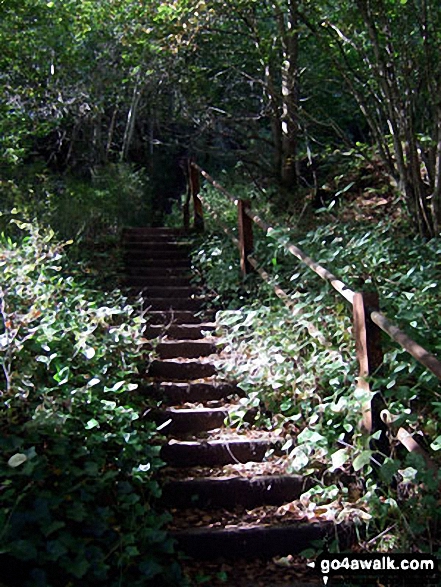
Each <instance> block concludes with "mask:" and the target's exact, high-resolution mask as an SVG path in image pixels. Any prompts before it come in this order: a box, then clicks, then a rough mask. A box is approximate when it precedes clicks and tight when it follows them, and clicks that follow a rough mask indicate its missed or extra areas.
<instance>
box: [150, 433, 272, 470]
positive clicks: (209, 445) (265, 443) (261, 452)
mask: <svg viewBox="0 0 441 587" xmlns="http://www.w3.org/2000/svg"><path fill="white" fill-rule="evenodd" d="M275 443H276V439H274V440H273V441H269V440H267V439H265V440H261V439H244V440H237V439H236V440H227V439H225V440H210V441H205V440H203V441H199V442H198V441H174V442H173V443H172V442H169V443H167V444H165V445H163V446H162V448H161V453H160V454H161V459H163V460H164V461H165V462H166V463H167V464H168V465H169V466H172V467H196V466H198V465H199V466H201V467H204V466H221V465H227V464H231V463H246V462H248V461H255V462H260V461H262V460H263V459H264V458H265V455H266V453H267V451H268V450H269V449H270V448H272V447H273V446H274V445H275Z"/></svg>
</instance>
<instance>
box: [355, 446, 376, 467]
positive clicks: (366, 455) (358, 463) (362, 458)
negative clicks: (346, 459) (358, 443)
mask: <svg viewBox="0 0 441 587" xmlns="http://www.w3.org/2000/svg"><path fill="white" fill-rule="evenodd" d="M372 454H373V453H372V451H371V450H364V451H363V452H361V453H360V454H359V455H358V456H356V457H355V459H354V461H353V463H352V466H353V467H354V471H360V470H361V469H362V468H363V467H365V466H366V465H369V464H370V462H371V457H372Z"/></svg>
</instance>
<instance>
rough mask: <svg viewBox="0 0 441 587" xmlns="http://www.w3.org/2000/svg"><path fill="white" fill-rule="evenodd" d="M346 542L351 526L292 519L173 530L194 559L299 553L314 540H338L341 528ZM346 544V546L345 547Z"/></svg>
mask: <svg viewBox="0 0 441 587" xmlns="http://www.w3.org/2000/svg"><path fill="white" fill-rule="evenodd" d="M338 530H339V533H340V535H341V542H342V545H344V546H347V544H348V543H349V542H350V540H349V533H350V530H349V529H348V528H343V525H341V526H340V527H338V526H337V527H336V526H335V524H334V523H333V522H327V521H323V522H303V521H299V522H292V523H289V524H288V523H280V524H278V525H259V524H255V525H244V526H232V527H226V528H213V527H197V528H191V529H188V530H179V531H173V532H171V533H170V535H171V536H172V537H173V538H174V539H175V540H176V541H177V547H176V548H177V550H179V551H182V552H184V554H186V555H187V556H190V557H192V558H194V559H201V560H207V559H212V560H213V559H216V558H220V557H225V558H229V559H238V558H243V559H249V558H253V557H256V558H264V559H269V558H272V557H275V556H287V555H289V554H298V553H300V552H302V551H303V550H305V549H306V548H308V547H311V546H313V543H314V541H320V540H324V539H326V538H329V539H330V540H332V539H334V538H335V536H336V534H337V531H338ZM344 546H343V547H344Z"/></svg>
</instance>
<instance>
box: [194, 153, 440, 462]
mask: <svg viewBox="0 0 441 587" xmlns="http://www.w3.org/2000/svg"><path fill="white" fill-rule="evenodd" d="M189 170H190V172H189V182H190V188H189V193H191V194H192V196H193V202H194V208H195V221H196V219H197V220H198V223H199V225H198V226H196V223H195V228H200V227H201V226H202V227H203V216H202V201H201V197H200V194H199V192H200V184H199V176H198V177H197V179H196V178H195V175H194V173H195V172H196V174H197V175H199V174H201V176H202V177H203V178H204V179H206V180H207V181H208V182H209V183H210V184H211V185H212V186H213V187H214V188H216V189H217V190H218V191H219V192H221V193H222V194H223V195H225V196H226V197H227V198H228V200H230V201H231V202H232V203H233V204H234V205H235V206H236V207H237V209H238V226H239V238H238V239H237V238H236V237H235V236H234V235H232V234H231V232H230V231H228V230H227V229H225V228H224V231H225V232H226V233H227V234H229V236H230V237H231V238H233V240H234V241H235V244H236V245H237V246H238V248H239V250H240V256H241V269H242V273H243V275H246V274H247V273H249V272H250V271H252V270H257V271H258V272H259V273H260V274H261V276H262V278H263V279H264V280H265V281H267V279H266V277H267V276H268V274H267V273H266V272H264V271H263V270H262V269H260V268H258V263H257V261H256V260H255V259H254V258H252V257H251V252H252V250H253V233H252V222H253V223H254V224H256V225H257V226H259V227H260V228H261V229H262V230H263V231H264V233H265V235H269V234H271V232H272V231H275V230H276V229H275V228H274V227H272V226H271V225H270V224H268V223H267V222H266V221H265V220H263V219H262V218H260V216H258V215H257V214H256V213H254V212H253V211H252V210H251V207H250V202H249V201H248V200H241V199H238V198H235V197H234V196H233V195H232V194H230V193H229V192H228V191H227V190H226V189H225V188H224V187H223V186H221V185H220V184H219V183H218V182H217V181H216V180H215V179H214V178H213V177H212V176H211V175H210V174H209V173H207V172H206V171H205V170H204V169H202V168H201V167H199V165H197V164H196V163H195V162H194V161H190V162H189ZM196 210H197V211H198V214H196ZM187 217H188V212H187ZM184 218H185V210H184ZM251 221H252V222H251ZM284 246H285V249H286V250H287V251H289V252H290V253H291V254H292V255H294V256H295V257H296V258H298V259H299V260H300V261H301V262H302V263H303V264H305V265H306V266H308V267H309V268H310V269H311V270H312V271H314V272H315V273H316V274H317V275H318V276H319V277H321V278H322V279H324V280H325V281H327V282H329V283H330V285H331V286H332V287H333V288H334V289H335V290H336V291H337V292H338V293H339V294H340V295H341V296H342V297H344V298H345V299H346V300H347V301H348V302H349V303H350V304H351V305H352V307H353V321H354V334H355V339H356V349H357V358H358V362H359V366H360V372H359V383H360V385H361V386H363V387H365V388H366V389H369V384H368V379H369V377H371V376H372V375H373V374H374V373H377V372H378V371H379V370H380V369H381V365H382V364H383V352H382V349H381V337H380V330H382V331H384V332H385V333H386V334H388V335H389V336H390V337H391V338H392V339H393V340H394V341H395V342H397V343H398V344H399V345H400V346H401V347H402V348H403V349H405V350H406V351H407V352H408V353H409V354H410V355H412V356H413V357H414V358H415V359H416V360H417V361H418V362H419V363H421V364H422V365H423V366H424V367H426V368H427V369H428V370H430V371H431V372H432V373H433V374H434V375H435V376H436V377H437V378H438V379H439V380H441V362H440V361H439V360H438V359H437V357H435V355H433V354H432V353H430V352H429V351H427V350H426V349H424V348H423V347H422V346H421V345H419V344H418V343H416V342H415V341H414V340H412V339H411V338H410V337H409V336H408V335H407V334H406V333H405V332H403V331H402V330H400V329H399V328H398V327H397V326H395V325H394V324H392V323H391V322H390V321H389V320H388V318H387V317H386V316H385V315H384V314H383V313H382V312H380V309H379V300H378V296H377V295H376V294H371V293H360V292H354V291H353V290H352V289H351V288H349V287H348V286H347V285H346V284H345V283H343V281H341V280H340V279H339V278H338V277H336V276H335V275H334V274H333V273H331V272H330V271H329V270H328V269H326V268H325V267H323V266H322V265H320V264H319V263H317V262H316V261H314V260H313V259H312V258H311V257H309V256H308V255H307V254H306V253H304V252H303V251H302V250H301V249H300V248H299V247H297V246H296V245H294V244H293V243H290V242H288V243H286V244H284ZM262 272H263V273H262ZM276 288H278V289H279V290H280V292H279V293H280V294H281V295H279V294H277V295H279V297H281V298H282V299H285V300H286V296H287V294H286V292H284V291H283V290H281V288H280V287H278V286H276ZM276 293H277V291H276ZM379 329H380V330H379ZM383 411H384V402H383V400H382V398H381V395H380V394H379V393H376V394H375V395H374V397H373V398H372V401H371V405H370V407H369V408H367V409H366V410H365V414H364V416H365V425H366V421H368V422H369V423H368V425H367V428H368V430H369V431H370V432H371V434H373V433H374V432H377V431H378V430H381V431H382V434H381V435H380V440H379V442H378V443H377V446H378V449H379V450H380V451H381V452H383V453H386V452H388V448H387V438H386V437H387V435H386V434H385V433H386V429H387V424H386V423H385V422H384V421H383V420H382V418H381V413H382V412H383ZM399 436H401V438H399V439H400V440H401V439H402V438H404V436H405V431H403V429H400V435H399ZM403 444H405V443H403ZM407 446H408V448H409V447H410V443H409V442H408V443H407ZM409 450H410V448H409ZM426 460H427V459H426Z"/></svg>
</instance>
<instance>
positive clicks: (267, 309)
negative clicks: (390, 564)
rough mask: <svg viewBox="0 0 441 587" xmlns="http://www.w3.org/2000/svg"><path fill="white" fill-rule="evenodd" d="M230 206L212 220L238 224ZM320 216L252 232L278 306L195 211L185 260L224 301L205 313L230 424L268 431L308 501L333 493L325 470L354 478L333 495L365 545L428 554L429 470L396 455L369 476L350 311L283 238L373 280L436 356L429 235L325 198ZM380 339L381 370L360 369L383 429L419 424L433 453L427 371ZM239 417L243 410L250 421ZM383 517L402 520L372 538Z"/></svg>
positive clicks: (359, 279) (434, 420)
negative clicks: (363, 528)
mask: <svg viewBox="0 0 441 587" xmlns="http://www.w3.org/2000/svg"><path fill="white" fill-rule="evenodd" d="M239 191H240V190H239ZM232 192H233V193H234V194H236V192H235V190H234V189H233V190H232ZM205 197H206V198H207V199H208V200H209V201H210V202H211V203H212V207H213V208H214V209H215V210H216V211H217V212H218V211H219V210H222V207H223V206H225V205H226V204H225V202H224V204H220V203H218V198H219V196H212V192H211V190H210V189H208V190H205ZM255 205H256V206H257V203H255ZM356 206H357V204H354V209H355V210H357V207H356ZM232 208H233V206H230V207H229V209H228V212H227V214H225V216H222V220H223V219H224V218H227V220H228V222H229V223H230V222H236V220H235V217H234V214H233V212H234V210H233V211H232ZM348 208H349V210H348ZM357 214H359V210H358V212H357ZM318 218H319V219H321V221H322V222H323V219H326V221H327V223H326V225H324V224H320V225H318V226H316V227H315V228H308V225H307V226H305V227H302V226H301V225H300V226H295V227H293V228H286V229H283V228H277V229H275V230H273V231H271V232H270V233H269V235H268V237H267V238H264V237H263V236H262V234H260V236H259V232H260V231H259V229H258V228H257V227H256V228H255V234H256V244H255V251H254V253H253V256H254V257H256V258H257V259H259V261H260V264H261V266H263V267H264V269H265V270H266V271H267V272H268V274H269V275H270V282H271V283H273V284H278V285H280V286H281V287H282V288H283V289H284V291H285V292H286V293H287V294H288V299H289V301H290V308H287V307H286V306H285V305H284V304H283V303H282V302H281V300H279V298H277V297H276V295H275V294H274V292H273V289H272V287H270V286H268V284H266V283H264V282H262V281H261V280H260V278H259V277H257V276H250V277H249V278H247V280H246V282H245V283H242V284H240V282H239V281H238V266H239V255H238V252H237V250H236V249H235V247H234V245H233V244H232V243H231V241H229V239H228V237H226V236H225V235H224V233H222V232H219V221H218V220H216V221H213V222H212V221H210V220H209V218H207V224H208V227H209V230H212V231H213V234H212V235H211V236H210V237H208V238H207V237H205V238H204V240H203V242H202V244H201V245H200V247H199V251H198V252H197V253H196V254H195V256H194V260H195V262H196V264H197V265H199V264H200V266H201V270H202V271H204V273H206V275H207V283H208V284H209V287H210V289H212V290H214V291H216V292H217V293H218V295H219V299H226V300H228V302H227V304H226V305H224V308H226V309H224V310H223V311H220V312H218V314H217V319H218V323H219V325H220V328H221V331H222V335H223V338H224V341H225V344H226V347H225V350H224V354H223V359H222V360H221V362H220V368H222V369H223V370H224V371H225V372H226V373H227V374H228V375H230V376H233V377H235V378H238V379H239V381H240V385H241V387H242V388H243V389H244V390H245V391H246V392H247V396H246V397H245V398H243V399H242V400H241V401H240V404H239V406H238V408H237V410H236V411H235V412H233V414H232V415H231V417H230V423H231V425H233V426H235V427H239V428H241V427H242V428H247V427H249V426H250V425H254V424H256V423H259V424H260V425H263V426H264V427H266V428H268V429H271V430H273V431H274V432H276V433H278V434H280V435H281V436H282V437H283V438H284V444H283V447H282V450H283V451H285V453H286V454H287V455H288V456H289V462H290V470H291V471H292V472H295V473H299V472H300V473H302V474H309V475H311V476H312V477H313V478H315V479H317V480H318V481H319V485H318V488H316V489H317V491H316V493H314V496H315V497H314V499H315V500H316V501H317V500H319V502H320V503H324V504H329V502H331V503H332V502H333V500H335V495H334V494H332V491H331V493H329V491H328V489H327V488H326V487H325V486H326V483H327V482H326V479H327V478H329V477H327V475H329V474H330V473H331V474H337V475H338V473H339V471H340V472H341V471H345V472H346V473H349V474H351V475H353V476H354V478H358V483H359V489H358V490H357V492H356V497H355V498H354V497H351V492H348V488H344V487H342V492H343V493H342V495H343V498H342V499H344V500H347V504H346V505H345V508H346V507H348V509H349V510H351V508H352V510H351V511H352V513H351V514H350V515H351V516H353V517H355V518H357V517H358V518H359V519H362V520H364V521H369V532H370V534H369V536H370V539H371V540H372V543H371V544H374V545H376V546H378V547H381V548H383V547H385V545H388V547H392V548H397V547H399V548H404V549H406V548H410V546H411V545H414V544H416V542H418V544H419V547H421V548H424V549H431V550H433V548H434V546H435V544H434V543H433V542H431V538H430V532H432V531H434V530H433V529H434V528H435V527H436V524H437V523H438V518H439V511H438V509H436V510H435V509H434V507H433V494H432V491H433V489H431V488H432V487H433V481H430V482H429V479H430V476H431V473H430V472H426V470H425V466H424V464H423V463H421V462H419V463H415V462H414V458H415V457H414V456H412V455H410V456H406V455H405V454H403V453H402V452H401V451H397V452H396V453H395V454H394V455H393V458H389V459H387V460H386V461H385V463H384V464H383V466H382V467H381V469H380V473H381V480H380V481H379V480H378V479H377V478H376V477H375V475H374V473H375V471H376V470H377V469H378V464H377V463H378V455H376V454H375V453H374V452H373V451H372V449H371V446H370V444H369V441H370V439H369V438H366V436H365V435H364V434H363V433H362V432H361V430H360V426H359V421H360V418H361V414H362V408H363V406H364V404H365V403H366V401H369V400H370V398H371V394H370V393H369V392H365V391H364V390H362V389H360V388H358V387H357V375H358V366H357V364H356V360H355V343H354V341H353V336H352V320H351V308H350V306H349V305H348V304H347V303H346V301H345V300H344V299H343V298H340V297H339V296H338V294H337V293H336V292H335V291H334V290H333V289H332V288H331V287H330V286H329V285H328V284H327V283H326V282H324V281H323V280H321V279H320V278H319V277H318V276H317V275H315V274H314V273H313V272H312V271H311V270H310V269H309V268H307V267H306V266H304V265H303V264H302V263H300V262H299V261H298V260H297V259H296V258H295V257H293V256H292V255H291V254H290V253H289V252H288V251H287V249H286V247H285V245H286V244H287V242H288V241H289V240H290V241H291V242H294V243H295V244H297V245H298V246H299V247H300V248H302V249H303V251H304V252H306V253H307V254H308V255H309V256H311V257H312V258H313V259H314V260H316V261H318V262H319V263H321V264H322V265H324V266H325V267H327V268H328V269H330V270H331V271H332V272H333V273H335V274H336V275H338V276H339V277H341V278H342V280H343V281H344V282H345V283H346V284H347V285H348V286H349V287H351V288H353V289H355V290H356V291H357V290H359V289H360V288H367V289H375V290H377V291H378V292H379V294H380V299H381V305H382V309H383V311H385V313H386V315H388V316H389V317H390V318H391V319H392V321H393V322H398V325H399V326H400V327H402V328H403V329H404V330H406V331H408V332H409V334H410V336H412V337H414V338H415V339H417V340H418V341H419V342H420V343H421V344H423V345H424V346H425V347H426V348H427V349H428V350H429V351H432V352H435V353H437V354H438V355H439V354H440V350H441V347H440V344H439V329H438V325H439V321H438V318H437V315H438V313H439V300H438V297H437V289H436V287H435V284H437V283H439V280H440V277H441V276H440V272H439V271H440V268H439V255H440V252H441V250H440V247H441V244H440V241H439V239H432V240H431V241H425V240H423V239H421V238H419V237H415V236H410V235H409V234H408V232H407V224H406V223H401V224H400V223H398V222H393V221H392V220H387V219H384V220H383V221H380V222H377V221H376V220H375V222H373V221H372V219H369V217H368V216H366V218H365V220H364V222H360V221H359V220H358V221H355V220H354V219H355V218H356V214H354V215H352V216H351V213H350V206H349V204H347V205H346V207H342V208H341V214H340V213H339V211H338V209H335V208H333V209H332V213H331V211H329V210H328V211H326V210H324V211H320V215H319V216H318ZM342 219H343V220H342ZM233 230H234V229H233ZM384 346H385V350H386V356H385V364H384V368H383V369H382V372H381V375H380V374H377V376H376V377H374V378H372V381H371V386H372V389H374V390H379V391H380V392H381V393H382V396H383V398H384V400H385V402H386V406H387V409H388V410H389V412H390V415H391V417H392V419H393V420H394V426H398V425H401V426H403V425H405V426H406V427H407V428H408V429H409V430H415V431H419V433H421V432H423V434H426V435H427V436H428V438H429V439H431V440H432V441H433V443H432V449H433V450H434V451H437V450H439V446H440V444H439V438H440V437H441V435H440V432H441V431H440V428H439V411H440V410H439V393H438V392H437V389H438V382H437V380H436V378H435V377H434V376H433V375H431V374H430V373H428V372H427V371H425V370H424V369H423V368H422V367H421V366H419V365H418V364H417V363H416V361H415V360H414V359H413V358H412V357H410V355H408V354H407V353H406V352H405V351H404V350H401V349H400V348H399V347H397V345H395V343H393V342H392V341H390V340H388V339H386V338H385V339H384ZM249 414H253V421H252V422H250V418H249ZM392 434H393V431H392ZM412 463H413V464H412ZM409 467H414V468H415V470H416V473H415V474H416V475H417V477H416V479H417V480H416V481H415V480H410V478H409V475H410V469H409ZM397 480H398V482H399V493H400V492H403V491H404V492H406V491H408V492H410V495H411V496H412V498H411V500H410V501H406V504H405V506H404V507H402V506H401V505H400V508H401V516H400V517H399V520H398V521H397V519H396V512H397V509H396V508H397V506H396V505H395V506H394V504H396V503H397V500H398V501H399V499H400V497H399V496H398V497H397V494H396V492H395V491H394V490H392V489H389V486H390V485H391V484H392V485H394V484H395V485H396V483H397ZM420 483H422V485H420ZM416 486H418V488H417V487H416ZM310 497H311V496H310ZM308 499H309V498H308ZM400 503H401V502H400ZM417 504H418V506H417ZM417 507H418V509H417ZM394 508H395V509H394ZM412 508H413V510H412ZM431 508H432V512H431V513H430V511H431ZM355 510H357V511H355ZM343 511H344V509H343ZM416 511H418V515H415V512H416ZM420 512H423V514H422V516H423V518H422V519H423V522H422V523H421V521H420ZM341 515H343V514H341ZM429 520H430V521H429ZM395 525H399V527H400V529H401V530H400V531H398V535H396V533H395V532H394V536H395V537H394V538H393V539H392V538H391V534H390V533H389V532H385V533H384V535H383V534H382V533H383V531H385V530H387V528H388V527H389V526H393V527H395ZM377 535H380V538H379V539H378V540H377V539H376V538H375V537H376V536H377ZM419 541H420V542H419Z"/></svg>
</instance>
